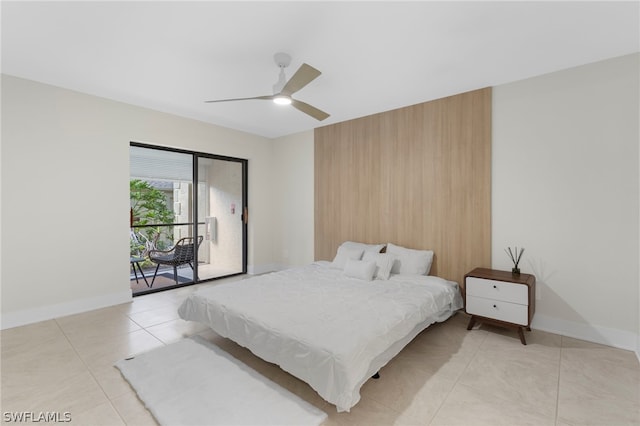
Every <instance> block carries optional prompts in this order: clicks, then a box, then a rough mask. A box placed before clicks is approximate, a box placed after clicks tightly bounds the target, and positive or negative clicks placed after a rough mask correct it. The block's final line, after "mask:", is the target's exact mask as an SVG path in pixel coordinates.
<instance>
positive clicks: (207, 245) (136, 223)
mask: <svg viewBox="0 0 640 426" xmlns="http://www.w3.org/2000/svg"><path fill="white" fill-rule="evenodd" d="M246 173H247V161H246V160H241V159H231V158H227V157H217V156H214V155H208V154H200V153H193V152H188V151H177V150H172V149H166V148H156V147H151V146H147V145H142V144H135V143H132V144H131V147H130V185H129V190H130V193H129V194H130V202H131V212H130V215H131V224H130V226H131V229H130V236H131V238H130V261H131V265H130V266H131V275H130V283H131V289H132V292H133V294H134V295H139V294H144V293H149V292H152V291H157V290H160V289H166V288H174V287H178V286H183V285H189V284H193V283H198V282H201V281H204V280H209V279H214V278H221V277H225V276H229V275H234V274H241V273H246V214H245V212H246ZM194 188H196V189H197V190H196V191H194ZM196 212H197V214H196ZM196 224H197V226H196ZM194 259H195V261H194Z"/></svg>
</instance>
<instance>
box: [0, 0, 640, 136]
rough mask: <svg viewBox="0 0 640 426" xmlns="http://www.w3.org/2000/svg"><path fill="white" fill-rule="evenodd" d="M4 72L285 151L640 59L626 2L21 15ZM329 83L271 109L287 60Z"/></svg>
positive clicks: (140, 8)
mask: <svg viewBox="0 0 640 426" xmlns="http://www.w3.org/2000/svg"><path fill="white" fill-rule="evenodd" d="M0 13H1V14H2V63H1V67H2V72H3V73H6V74H10V75H14V76H18V77H23V78H27V79H31V80H36V81H40V82H44V83H48V84H53V85H56V86H61V87H65V88H68V89H73V90H77V91H80V92H85V93H90V94H94V95H98V96H102V97H105V98H110V99H114V100H118V101H122V102H127V103H130V104H134V105H139V106H144V107H148V108H152V109H155V110H159V111H164V112H168V113H173V114H177V115H180V116H184V117H190V118H195V119H198V120H202V121H206V122H210V123H214V124H218V125H222V126H225V127H230V128H234V129H238V130H243V131H246V132H250V133H254V134H258V135H262V136H266V137H270V138H273V137H278V136H282V135H287V134H292V133H296V132H300V131H303V130H308V129H312V128H314V127H318V126H322V125H326V124H331V123H336V122H340V121H344V120H348V119H353V118H357V117H362V116H365V115H369V114H373V113H377V112H382V111H387V110H390V109H395V108H398V107H402V106H407V105H412V104H416V103H420V102H425V101H428V100H432V99H437V98H440V97H443V96H448V95H453V94H456V93H461V92H465V91H468V90H473V89H477V88H482V87H486V86H495V85H498V84H503V83H507V82H511V81H516V80H521V79H524V78H528V77H532V76H535V75H540V74H544V73H548V72H553V71H557V70H561V69H565V68H570V67H573V66H577V65H582V64H586V63H590V62H595V61H599V60H603V59H607V58H611V57H616V56H621V55H625V54H629V53H633V52H638V51H640V26H639V21H640V19H639V15H640V4H639V2H638V1H626V2H577V1H572V2H550V1H548V2H481V1H472V2H417V1H414V2H391V1H389V2H307V1H299V2H264V1H263V2H237V1H236V2H205V1H199V2H179V1H176V2H151V1H145V2H8V1H2V3H1V12H0ZM279 51H283V52H286V53H289V54H290V55H291V56H292V58H293V60H292V63H291V66H290V67H289V68H288V69H287V78H289V77H291V75H292V74H293V72H295V70H297V68H298V67H299V66H300V65H301V64H302V63H303V62H306V63H308V64H309V65H312V66H313V67H315V68H318V69H319V70H320V71H322V75H321V76H320V77H318V78H317V79H316V80H315V81H313V82H312V83H310V84H309V85H308V86H307V87H305V88H303V89H302V90H300V91H299V92H297V93H296V94H295V95H294V97H295V98H297V99H300V100H302V101H305V102H307V103H310V104H311V105H314V106H316V107H317V108H320V109H322V110H324V111H326V112H328V113H329V114H331V116H330V117H329V118H328V119H326V120H324V121H322V122H318V121H316V120H315V119H313V118H310V117H308V116H306V115H305V114H303V113H301V112H299V111H297V110H296V109H294V108H292V107H291V106H285V107H283V106H278V105H275V104H273V103H272V102H269V101H257V100H253V101H241V102H231V103H218V104H205V103H204V102H203V101H204V100H208V99H220V98H237V97H251V96H260V95H270V94H271V91H272V85H273V84H274V83H275V82H276V80H277V77H278V68H277V67H276V65H275V63H274V61H273V55H274V53H276V52H279Z"/></svg>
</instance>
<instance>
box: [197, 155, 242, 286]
mask: <svg viewBox="0 0 640 426" xmlns="http://www.w3.org/2000/svg"><path fill="white" fill-rule="evenodd" d="M244 196H245V195H244V164H243V163H242V162H239V161H233V160H221V159H217V158H207V157H198V219H197V222H198V235H202V236H203V237H204V240H203V242H202V245H201V248H200V251H199V253H198V260H199V262H198V278H199V279H200V280H207V279H211V278H217V277H222V276H226V275H233V274H240V273H243V272H245V263H244V258H245V255H244V240H245V224H244V220H243V219H244V217H243V211H244V210H243V209H244Z"/></svg>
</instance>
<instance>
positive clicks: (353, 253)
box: [329, 247, 364, 269]
mask: <svg viewBox="0 0 640 426" xmlns="http://www.w3.org/2000/svg"><path fill="white" fill-rule="evenodd" d="M362 253H364V250H362V249H358V248H351V249H350V248H346V247H338V252H337V253H336V257H334V258H333V262H331V265H329V266H331V267H332V268H335V269H344V265H345V264H346V263H347V260H349V259H352V260H360V259H361V258H362Z"/></svg>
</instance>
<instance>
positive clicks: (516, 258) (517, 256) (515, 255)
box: [504, 247, 524, 275]
mask: <svg viewBox="0 0 640 426" xmlns="http://www.w3.org/2000/svg"><path fill="white" fill-rule="evenodd" d="M504 251H505V252H507V254H508V255H509V257H510V258H511V261H512V262H513V268H511V273H512V274H513V275H520V268H518V264H519V263H520V259H522V253H524V249H523V248H520V252H518V247H516V250H515V252H514V251H511V247H507V248H506V249H504Z"/></svg>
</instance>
